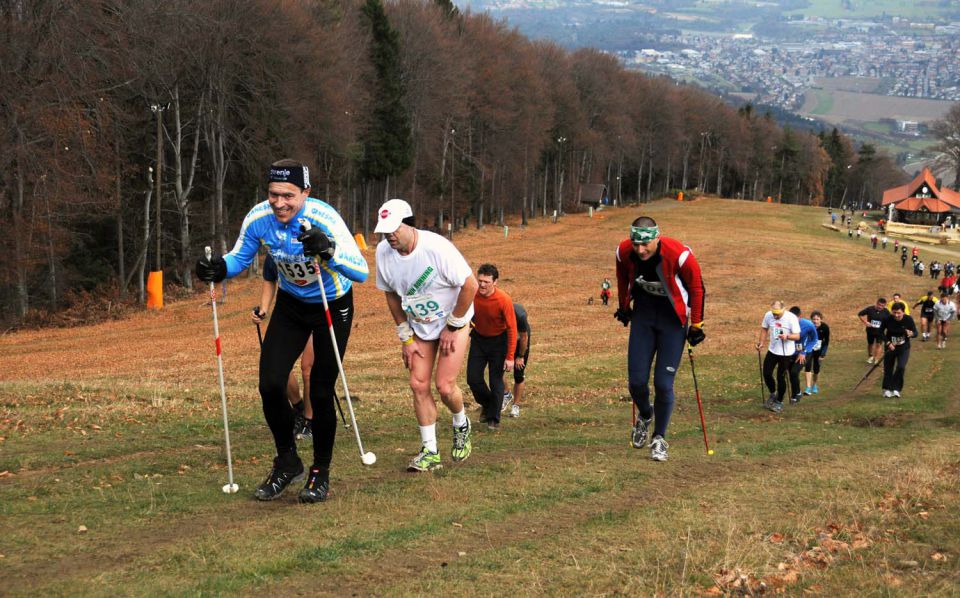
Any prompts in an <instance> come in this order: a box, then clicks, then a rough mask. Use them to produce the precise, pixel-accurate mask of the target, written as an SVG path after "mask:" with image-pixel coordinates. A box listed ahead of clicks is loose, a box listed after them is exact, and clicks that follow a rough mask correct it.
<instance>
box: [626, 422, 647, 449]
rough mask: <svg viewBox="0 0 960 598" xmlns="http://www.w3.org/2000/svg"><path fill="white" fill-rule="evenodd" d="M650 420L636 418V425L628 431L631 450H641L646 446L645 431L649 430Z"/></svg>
mask: <svg viewBox="0 0 960 598" xmlns="http://www.w3.org/2000/svg"><path fill="white" fill-rule="evenodd" d="M651 419H652V418H647V419H643V418H642V417H638V418H637V423H636V424H634V426H633V429H632V430H630V444H632V445H633V448H643V447H644V445H646V444H647V430H648V429H649V428H650V420H651Z"/></svg>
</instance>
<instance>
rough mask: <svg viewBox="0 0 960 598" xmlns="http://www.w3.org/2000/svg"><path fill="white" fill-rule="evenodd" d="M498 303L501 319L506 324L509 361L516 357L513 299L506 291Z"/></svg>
mask: <svg viewBox="0 0 960 598" xmlns="http://www.w3.org/2000/svg"><path fill="white" fill-rule="evenodd" d="M500 305H501V306H502V308H503V319H504V321H505V322H506V324H507V360H508V361H510V360H512V359H514V358H515V357H516V355H515V353H516V350H517V312H515V311H513V299H511V298H510V295H508V294H506V293H504V294H503V298H502V299H501V300H500Z"/></svg>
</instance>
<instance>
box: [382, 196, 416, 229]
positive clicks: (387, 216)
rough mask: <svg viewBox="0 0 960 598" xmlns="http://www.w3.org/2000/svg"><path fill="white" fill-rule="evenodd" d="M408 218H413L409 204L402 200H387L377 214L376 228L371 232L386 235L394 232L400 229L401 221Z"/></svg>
mask: <svg viewBox="0 0 960 598" xmlns="http://www.w3.org/2000/svg"><path fill="white" fill-rule="evenodd" d="M410 216H413V209H411V208H410V204H408V203H407V202H405V201H403V200H402V199H389V200H387V201H386V202H385V203H384V204H383V205H382V206H380V210H379V211H378V212H377V228H375V229H373V232H375V233H387V234H389V233H393V232H396V231H397V229H398V228H400V224H401V221H402V220H403V219H404V218H408V217H410Z"/></svg>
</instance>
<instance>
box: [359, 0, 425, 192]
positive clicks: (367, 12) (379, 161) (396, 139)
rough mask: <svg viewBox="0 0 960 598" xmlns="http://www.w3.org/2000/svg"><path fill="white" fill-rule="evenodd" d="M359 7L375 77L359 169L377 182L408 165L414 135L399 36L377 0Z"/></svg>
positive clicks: (367, 178)
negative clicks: (367, 29)
mask: <svg viewBox="0 0 960 598" xmlns="http://www.w3.org/2000/svg"><path fill="white" fill-rule="evenodd" d="M361 10H362V11H363V15H364V16H365V17H366V18H367V20H368V22H369V25H370V31H371V34H372V39H371V44H370V60H371V63H372V64H373V67H374V70H375V72H376V80H375V82H374V83H373V88H372V89H371V93H372V97H373V111H372V114H371V118H370V121H369V124H368V126H367V128H366V130H365V131H364V132H363V134H362V135H361V142H362V144H363V157H362V159H361V162H360V165H359V170H360V176H361V177H362V178H363V179H364V180H367V181H376V180H384V179H386V178H387V177H390V176H395V175H398V174H400V173H402V172H403V171H405V170H406V169H407V168H409V167H410V164H411V162H412V161H413V136H412V133H411V129H410V115H409V114H408V112H407V109H406V106H405V105H404V86H403V80H402V78H401V70H400V42H399V36H398V35H397V32H396V31H395V30H394V29H393V28H392V27H391V26H390V22H389V21H388V19H387V15H386V12H384V9H383V3H382V2H381V1H380V0H366V2H364V4H363V7H362V8H361Z"/></svg>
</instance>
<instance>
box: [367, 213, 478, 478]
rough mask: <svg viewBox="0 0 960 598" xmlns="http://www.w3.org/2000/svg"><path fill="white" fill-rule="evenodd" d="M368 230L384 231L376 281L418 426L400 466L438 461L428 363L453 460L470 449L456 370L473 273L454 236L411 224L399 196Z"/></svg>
mask: <svg viewBox="0 0 960 598" xmlns="http://www.w3.org/2000/svg"><path fill="white" fill-rule="evenodd" d="M374 232H377V233H381V234H383V240H382V241H380V243H379V244H377V288H378V289H380V290H382V291H384V293H386V298H387V307H388V308H389V309H390V315H391V316H393V320H394V322H395V323H396V325H397V336H398V337H399V338H400V343H401V350H402V352H403V365H404V366H406V368H407V369H408V370H410V388H411V389H412V390H413V407H414V411H415V412H416V414H417V423H418V424H419V426H420V440H421V445H422V446H421V449H420V453H419V454H417V456H416V457H414V458H413V460H412V461H411V462H410V465H409V466H408V467H407V471H430V470H432V469H439V468H440V467H442V465H441V462H440V452H439V450H438V448H437V430H436V425H437V404H436V402H435V401H434V398H433V393H432V392H431V390H430V380H431V379H432V378H433V377H434V370H436V385H437V392H439V393H440V400H441V401H443V404H444V405H446V406H447V408H448V409H450V412H451V413H452V414H453V451H452V457H453V460H454V461H455V462H457V461H463V460H464V459H466V458H467V457H469V456H470V451H471V447H472V445H471V442H470V420H469V419H468V418H467V414H466V412H465V411H464V409H463V394H462V393H461V392H460V388H459V387H458V386H457V376H458V375H459V374H460V368H461V367H462V366H463V361H464V358H465V357H466V356H467V341H468V338H469V328H468V326H467V324H469V323H470V319H471V318H472V317H473V297H474V295H476V293H477V287H478V285H477V279H476V277H475V276H474V275H473V270H472V269H471V268H470V265H469V264H468V263H467V260H465V259H464V258H463V255H461V254H460V252H459V251H458V250H457V248H456V247H454V245H453V243H451V242H450V241H448V240H447V239H445V238H443V237H441V236H440V235H438V234H436V233H432V232H430V231H426V230H419V229H417V228H415V227H414V219H413V210H412V209H411V208H410V204H408V203H407V202H405V201H404V200H402V199H391V200H389V201H387V202H386V203H384V204H383V205H382V206H380V210H379V212H378V213H377V227H376V228H375V229H374ZM434 364H436V367H434Z"/></svg>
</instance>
